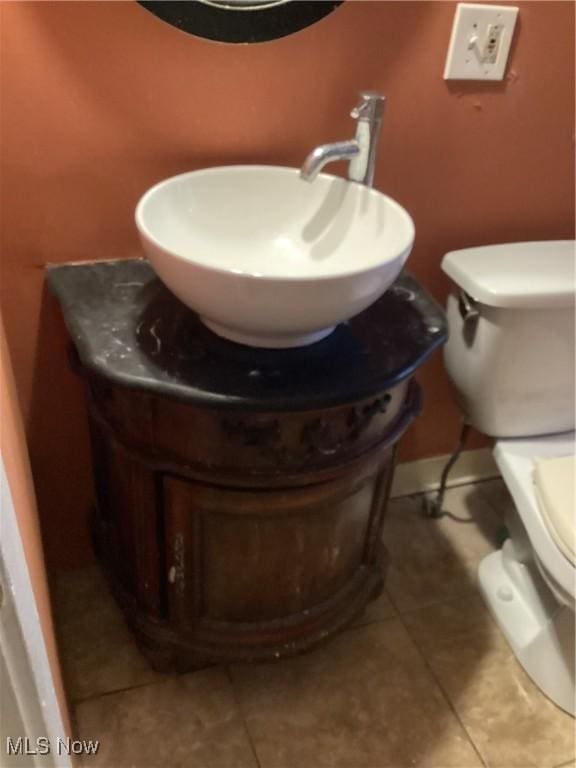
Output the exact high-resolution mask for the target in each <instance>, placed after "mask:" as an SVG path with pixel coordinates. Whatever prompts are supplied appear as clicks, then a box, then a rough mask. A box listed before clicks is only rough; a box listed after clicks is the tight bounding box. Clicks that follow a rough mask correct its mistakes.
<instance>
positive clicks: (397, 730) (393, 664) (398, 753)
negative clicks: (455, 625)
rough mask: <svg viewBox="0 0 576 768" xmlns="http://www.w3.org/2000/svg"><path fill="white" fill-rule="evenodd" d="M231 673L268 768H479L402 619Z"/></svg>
mask: <svg viewBox="0 0 576 768" xmlns="http://www.w3.org/2000/svg"><path fill="white" fill-rule="evenodd" d="M232 676H233V681H234V686H235V689H236V692H237V695H238V698H239V701H240V706H241V708H242V711H243V714H244V717H245V719H246V723H247V725H248V729H249V731H250V734H251V737H252V741H253V743H254V746H255V748H256V752H257V755H258V759H259V761H260V765H261V767H262V768H300V766H301V767H302V768H325V767H327V766H330V768H387V767H388V768H404V767H406V768H408V766H410V768H416V767H417V766H428V767H429V768H449V767H450V766H452V767H453V768H472V766H480V765H481V762H480V761H479V759H478V757H477V755H476V753H475V751H474V749H473V747H472V745H471V744H470V742H469V741H468V740H467V738H466V736H465V733H464V731H463V729H462V728H461V726H460V725H459V723H458V721H457V719H456V718H455V716H454V714H453V712H452V711H451V710H450V708H449V707H448V705H447V703H446V701H445V699H444V698H443V696H442V694H441V692H440V690H439V689H438V687H437V686H436V684H435V682H434V680H433V678H432V677H431V675H430V673H429V671H428V669H427V668H426V666H425V665H424V662H423V660H422V658H421V656H420V655H419V654H418V652H417V650H416V648H415V646H414V645H413V643H412V642H411V640H410V637H409V636H408V634H407V632H406V630H405V629H404V627H403V626H402V624H401V623H400V621H399V620H398V619H390V620H389V621H384V622H377V623H374V624H370V625H368V626H364V627H360V628H357V629H352V630H350V631H348V632H345V633H343V634H342V635H340V636H339V637H338V638H336V639H334V640H333V641H332V642H330V643H329V644H328V645H326V646H325V647H323V648H320V649H318V650H316V651H314V652H312V653H309V654H305V655H303V656H299V657H297V658H294V659H288V660H285V661H282V662H279V663H276V664H259V665H253V666H248V665H235V666H234V667H233V668H232Z"/></svg>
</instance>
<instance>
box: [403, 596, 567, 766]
mask: <svg viewBox="0 0 576 768" xmlns="http://www.w3.org/2000/svg"><path fill="white" fill-rule="evenodd" d="M402 620H403V621H404V623H405V624H406V626H407V627H408V630H409V631H410V633H411V635H412V637H413V638H414V640H415V642H416V644H417V645H418V646H419V648H420V650H421V651H422V653H423V654H424V656H425V657H426V659H427V661H428V663H429V664H430V666H431V668H432V669H433V671H434V673H435V675H436V677H437V679H438V680H439V682H440V684H441V685H442V687H443V688H444V690H445V691H446V693H447V694H448V696H449V698H450V700H451V702H452V705H453V707H454V709H455V710H456V712H457V713H458V715H459V717H460V720H461V721H462V723H463V724H464V726H465V727H466V729H467V731H468V734H469V735H470V737H471V739H472V741H473V742H474V744H475V745H476V747H477V748H478V750H479V751H480V753H481V755H482V757H483V759H484V760H485V762H486V764H487V765H488V766H490V768H552V767H553V766H558V765H559V764H561V763H562V762H566V761H568V760H570V759H571V758H573V757H574V754H575V753H574V721H573V719H572V718H571V717H570V716H569V715H567V714H566V713H564V712H562V711H561V710H560V709H558V708H557V707H556V706H555V705H554V704H552V703H551V702H550V701H549V700H548V699H547V698H546V697H545V696H544V695H543V694H542V693H541V692H540V690H539V689H538V688H537V687H536V686H535V685H534V684H533V683H532V681H531V680H530V679H529V678H528V676H527V675H526V674H525V673H524V671H523V669H522V668H521V667H520V665H519V664H518V662H517V661H516V659H515V658H514V656H513V654H512V651H511V650H510V648H509V647H508V644H507V643H506V641H505V639H504V637H503V635H502V634H501V632H500V630H499V629H498V627H497V626H496V625H495V623H494V622H493V621H492V619H491V617H490V615H489V613H488V609H487V608H486V607H485V606H484V603H483V601H482V599H481V598H480V596H477V595H472V596H467V597H463V598H459V599H458V600H454V601H451V602H447V603H443V604H440V605H435V606H430V607H427V608H423V609H420V610H417V611H414V612H413V613H408V614H405V615H404V616H403V617H402Z"/></svg>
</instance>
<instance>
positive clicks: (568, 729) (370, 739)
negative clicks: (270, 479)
mask: <svg viewBox="0 0 576 768" xmlns="http://www.w3.org/2000/svg"><path fill="white" fill-rule="evenodd" d="M508 503H509V500H508V499H507V496H506V490H505V488H504V486H503V484H502V482H501V481H499V480H495V481H489V482H484V483H479V484H477V485H471V486H463V487H460V488H454V489H451V490H450V491H449V492H448V493H447V496H446V501H445V505H444V506H445V508H446V509H448V510H450V512H451V513H452V516H451V517H444V518H442V519H441V520H437V521H431V520H427V519H425V518H424V516H423V515H422V511H421V510H422V498H421V497H407V498H403V499H397V500H394V501H392V502H391V503H390V506H389V513H388V519H387V521H386V527H385V536H386V540H387V543H388V546H389V548H390V552H391V563H390V569H389V573H388V581H387V591H386V593H385V594H383V595H382V596H381V597H380V598H379V599H378V600H377V601H375V602H374V603H372V604H371V605H370V606H369V608H368V609H367V611H366V613H365V614H364V616H363V617H362V618H361V619H359V620H358V621H357V622H356V623H355V624H354V626H352V627H351V628H350V629H348V630H347V631H346V632H344V633H342V634H341V635H340V636H339V637H338V638H336V639H334V640H333V641H332V642H331V643H329V644H328V645H326V646H325V647H323V648H320V649H318V650H316V651H314V652H312V653H309V654H305V655H303V656H300V657H298V658H295V659H290V660H286V661H282V662H279V663H275V664H258V665H252V666H246V665H232V666H231V667H228V668H216V667H214V668H211V669H207V670H203V671H200V672H195V673H192V674H188V675H180V676H162V675H158V674H156V673H154V672H153V671H151V670H150V668H149V667H148V665H147V663H146V661H145V660H144V659H143V658H142V657H141V656H140V654H139V652H138V650H137V648H136V646H135V644H134V642H133V641H132V639H131V636H130V634H129V632H128V630H127V629H126V627H125V625H124V622H123V619H122V617H121V615H120V613H119V610H118V609H117V608H116V606H115V604H114V603H113V601H112V598H111V597H110V595H109V593H108V591H107V588H106V585H105V582H104V580H103V578H102V576H101V575H100V573H99V571H98V570H97V569H94V568H91V569H88V570H85V571H83V572H80V573H75V574H68V575H66V576H62V577H60V579H59V583H58V584H57V586H56V589H55V607H56V620H57V624H58V627H59V633H60V642H61V650H62V658H63V663H64V669H65V676H66V680H67V686H68V693H69V697H70V699H71V702H72V705H73V708H74V714H75V718H76V726H77V731H78V734H79V736H81V737H82V738H93V739H94V738H97V739H100V741H101V745H102V746H101V749H100V751H99V753H98V755H96V756H95V757H93V758H90V759H87V760H86V763H85V764H86V765H87V766H91V765H98V766H105V768H129V767H130V768H204V767H205V768H418V767H422V768H475V767H476V766H486V768H560V767H562V768H564V767H565V768H576V762H575V759H574V758H575V755H576V752H575V745H574V721H573V720H572V718H570V717H569V716H568V715H566V714H565V713H564V712H562V711H560V710H559V709H558V708H556V707H555V706H554V705H553V704H552V703H550V701H548V699H546V697H545V696H543V695H542V694H541V693H540V691H539V690H538V689H537V688H536V687H535V686H534V685H533V684H532V682H531V681H530V679H529V678H528V677H527V676H526V675H525V673H524V672H523V670H522V669H521V667H520V666H519V665H518V664H517V662H516V660H515V659H514V657H513V655H512V653H511V652H510V650H509V648H508V646H507V644H506V642H505V640H504V638H503V636H502V635H501V633H500V631H499V630H498V628H497V627H496V625H495V624H494V622H493V621H492V619H491V618H490V615H489V614H488V611H487V610H486V608H485V606H484V604H483V602H482V599H481V598H480V596H479V593H478V590H477V587H476V568H477V565H478V562H479V561H480V559H481V558H482V557H483V556H484V555H485V554H487V553H488V552H490V551H492V550H493V549H494V548H495V547H497V546H498V540H499V535H500V534H501V530H502V511H503V509H504V508H505V506H506V504H508ZM86 605H90V611H86V610H85V608H86Z"/></svg>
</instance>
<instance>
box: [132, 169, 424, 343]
mask: <svg viewBox="0 0 576 768" xmlns="http://www.w3.org/2000/svg"><path fill="white" fill-rule="evenodd" d="M136 224H137V226H138V230H139V232H140V237H141V240H142V243H143V246H144V250H145V252H146V255H147V256H148V259H149V260H150V262H151V263H152V266H153V268H154V270H155V272H156V273H157V275H158V277H159V278H160V279H161V280H162V281H163V282H164V283H165V285H166V286H167V287H168V288H169V289H170V290H171V291H172V292H173V293H174V294H175V295H176V296H177V297H178V298H179V299H180V300H181V301H183V302H184V304H186V305H187V306H188V307H190V308H191V309H193V310H194V311H195V312H197V313H198V314H199V315H200V317H201V319H202V320H203V322H204V323H205V324H206V325H207V326H208V327H209V328H210V329H212V330H213V331H214V332H215V333H217V334H219V335H220V336H224V337H226V338H228V339H231V340H232V341H236V342H239V343H241V344H248V345H250V346H257V347H272V348H278V347H296V346H302V345H305V344H310V343H312V342H315V341H319V340H320V339H322V338H324V337H325V336H327V335H328V334H329V333H331V331H333V330H334V327H335V326H336V325H337V324H338V323H340V322H342V321H344V320H347V319H348V318H350V317H353V316H354V315H356V314H358V313H359V312H361V311H362V310H364V309H366V307H368V306H369V305H370V304H372V303H373V302H374V301H376V299H378V298H379V297H380V296H381V295H382V294H383V293H384V291H385V290H386V289H387V288H388V287H389V286H390V285H391V283H392V282H393V281H394V280H395V278H396V276H397V275H398V273H399V272H400V270H401V268H402V265H403V264H404V262H405V261H406V259H407V258H408V254H409V253H410V250H411V248H412V244H413V241H414V224H413V223H412V219H411V218H410V216H409V215H408V213H407V212H406V211H405V210H404V209H403V208H402V207H401V206H400V205H398V203H396V202H394V200H392V199H391V198H389V197H387V196H386V195H383V194H382V193H380V192H378V191H376V190H374V189H370V188H368V187H365V186H363V185H361V184H356V183H354V182H350V181H346V180H344V179H341V178H338V177H335V176H330V175H328V174H320V175H319V176H318V177H317V178H316V179H315V180H314V181H313V182H308V181H304V180H302V179H300V176H299V171H298V170H297V169H296V168H283V167H275V166H230V167H221V168H208V169H206V170H201V171H193V172H191V173H185V174H182V175H180V176H174V177H173V178H170V179H166V180H165V181H162V182H160V183H159V184H157V185H156V186H154V187H152V188H151V189H150V190H148V192H146V194H145V195H144V196H143V197H142V199H141V200H140V202H139V203H138V206H137V208H136Z"/></svg>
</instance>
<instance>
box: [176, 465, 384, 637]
mask: <svg viewBox="0 0 576 768" xmlns="http://www.w3.org/2000/svg"><path fill="white" fill-rule="evenodd" d="M388 460H389V458H384V460H383V458H382V457H381V458H380V462H379V464H370V465H369V466H368V467H366V468H365V469H364V471H363V472H362V475H361V476H358V477H352V476H348V477H345V478H340V479H339V480H338V481H334V482H330V483H322V484H318V485H315V486H307V487H306V488H300V489H294V488H292V489H290V490H289V491H267V490H261V491H252V492H247V491H243V490H239V489H227V488H214V487H210V486H207V485H203V484H200V483H191V482H185V481H183V480H180V479H178V478H174V477H168V476H165V478H164V507H165V515H166V532H167V561H166V567H167V578H168V602H169V606H170V616H171V618H173V619H174V620H175V621H177V623H178V624H179V625H180V626H182V627H191V626H192V625H193V624H194V622H195V621H198V620H214V621H229V622H258V621H267V620H273V619H277V618H288V617H290V616H293V615H296V614H300V613H302V612H304V611H307V610H311V609H313V608H315V607H318V606H319V605H321V604H322V603H323V602H324V601H327V600H329V599H330V598H331V597H333V596H334V595H335V594H336V593H337V592H338V591H339V590H340V589H342V588H343V587H344V586H345V585H346V584H347V583H348V582H349V581H350V580H351V579H352V578H353V577H354V575H355V574H356V573H357V571H358V569H359V567H360V566H361V565H362V562H363V558H364V557H366V556H367V552H368V548H367V540H368V537H369V532H370V531H371V529H372V522H373V519H374V517H375V516H377V515H378V513H379V509H378V507H379V505H380V502H381V494H379V493H376V488H377V487H378V486H379V485H380V483H378V482H377V480H378V478H379V477H380V471H383V472H385V471H386V467H387V466H388ZM382 464H384V469H381V467H382ZM375 500H376V501H375Z"/></svg>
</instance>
